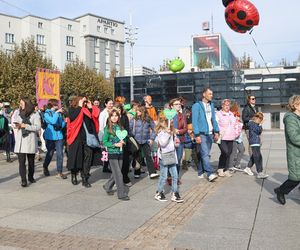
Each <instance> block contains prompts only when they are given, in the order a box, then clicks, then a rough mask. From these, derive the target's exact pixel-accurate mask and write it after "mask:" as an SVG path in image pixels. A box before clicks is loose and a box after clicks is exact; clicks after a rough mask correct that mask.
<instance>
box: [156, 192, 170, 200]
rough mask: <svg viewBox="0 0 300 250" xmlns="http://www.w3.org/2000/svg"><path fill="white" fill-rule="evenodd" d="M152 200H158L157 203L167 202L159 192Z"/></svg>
mask: <svg viewBox="0 0 300 250" xmlns="http://www.w3.org/2000/svg"><path fill="white" fill-rule="evenodd" d="M154 198H155V200H158V201H168V200H167V198H166V196H165V194H164V193H163V192H160V193H158V192H157V193H156V194H155V196H154Z"/></svg>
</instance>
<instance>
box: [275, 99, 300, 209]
mask: <svg viewBox="0 0 300 250" xmlns="http://www.w3.org/2000/svg"><path fill="white" fill-rule="evenodd" d="M288 108H289V110H290V111H289V112H287V113H286V114H285V116H284V118H283V122H284V132H285V140H286V150H287V151H286V153H287V163H288V171H289V175H288V179H287V180H286V181H285V182H284V183H283V184H282V185H281V186H280V187H278V188H275V189H274V192H275V193H276V195H277V200H278V201H279V202H280V203H281V204H282V205H284V204H285V197H284V195H286V194H288V193H289V192H291V191H292V190H293V189H294V188H295V187H296V186H298V184H299V183H300V164H299V162H300V95H294V96H292V97H291V98H290V99H289V104H288Z"/></svg>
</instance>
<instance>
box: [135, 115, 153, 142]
mask: <svg viewBox="0 0 300 250" xmlns="http://www.w3.org/2000/svg"><path fill="white" fill-rule="evenodd" d="M154 126H155V124H154V122H153V121H152V120H149V121H142V120H141V119H138V120H136V119H131V120H130V122H129V127H130V135H131V136H133V137H134V138H135V139H136V141H137V142H138V143H139V144H145V143H147V142H148V141H149V140H150V139H151V140H153V141H154V140H155V133H154Z"/></svg>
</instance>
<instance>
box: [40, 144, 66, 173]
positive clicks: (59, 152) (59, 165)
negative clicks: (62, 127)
mask: <svg viewBox="0 0 300 250" xmlns="http://www.w3.org/2000/svg"><path fill="white" fill-rule="evenodd" d="M46 148H47V154H46V157H45V161H44V164H43V167H44V168H48V166H49V164H50V162H51V160H52V157H53V154H54V151H55V150H56V171H57V172H58V173H61V172H62V171H63V158H64V151H63V149H64V140H57V141H52V140H46Z"/></svg>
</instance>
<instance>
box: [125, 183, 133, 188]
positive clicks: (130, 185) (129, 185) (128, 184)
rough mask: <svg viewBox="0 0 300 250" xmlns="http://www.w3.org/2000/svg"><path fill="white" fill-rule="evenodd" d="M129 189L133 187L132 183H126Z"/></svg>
mask: <svg viewBox="0 0 300 250" xmlns="http://www.w3.org/2000/svg"><path fill="white" fill-rule="evenodd" d="M124 184H125V185H126V186H127V187H132V183H131V182H127V183H124Z"/></svg>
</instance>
